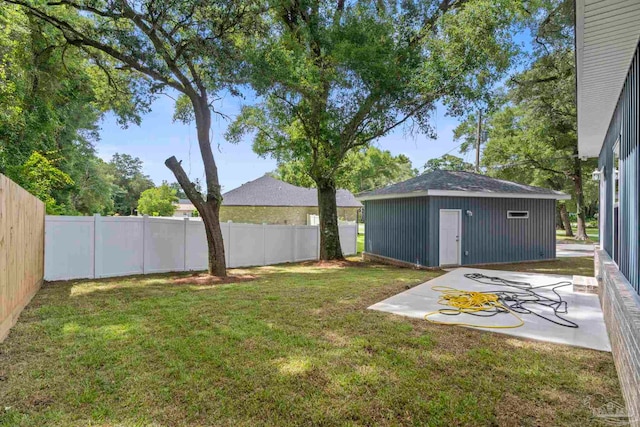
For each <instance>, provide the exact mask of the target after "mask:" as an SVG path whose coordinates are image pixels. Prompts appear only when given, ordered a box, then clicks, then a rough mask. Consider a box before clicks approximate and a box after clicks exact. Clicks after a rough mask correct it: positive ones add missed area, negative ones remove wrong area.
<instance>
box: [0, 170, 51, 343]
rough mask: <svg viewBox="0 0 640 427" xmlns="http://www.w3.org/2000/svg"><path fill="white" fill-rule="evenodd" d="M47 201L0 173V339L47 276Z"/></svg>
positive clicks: (5, 334) (4, 335)
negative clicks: (45, 270) (45, 229)
mask: <svg viewBox="0 0 640 427" xmlns="http://www.w3.org/2000/svg"><path fill="white" fill-rule="evenodd" d="M44 215H45V207H44V203H42V202H41V201H40V200H38V199H37V198H36V197H34V196H32V195H31V194H29V193H28V192H27V191H26V190H25V189H23V188H22V187H20V186H19V185H18V184H16V183H15V182H13V181H11V180H10V179H9V178H7V177H6V176H4V175H2V174H0V342H1V341H2V340H3V339H4V338H5V337H6V336H7V334H8V333H9V329H10V328H11V327H12V326H13V325H14V324H15V323H16V321H17V320H18V316H19V315H20V312H21V311H22V309H23V308H24V307H25V306H26V305H27V304H28V303H29V301H30V300H31V298H32V297H33V295H35V293H36V292H37V291H38V289H39V288H40V285H41V284H42V280H43V277H44Z"/></svg>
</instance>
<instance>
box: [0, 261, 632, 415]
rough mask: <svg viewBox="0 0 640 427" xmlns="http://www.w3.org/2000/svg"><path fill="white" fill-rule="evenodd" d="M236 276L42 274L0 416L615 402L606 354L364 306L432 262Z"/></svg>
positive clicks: (513, 409) (349, 411)
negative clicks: (233, 279)
mask: <svg viewBox="0 0 640 427" xmlns="http://www.w3.org/2000/svg"><path fill="white" fill-rule="evenodd" d="M591 262H592V261H589V260H587V259H574V260H573V261H565V262H563V263H555V264H554V263H543V264H537V263H534V264H529V265H527V264H519V265H517V266H512V267H509V266H504V267H502V266H501V268H505V269H508V268H513V269H517V270H521V271H545V272H556V273H565V274H572V273H574V272H575V271H582V270H585V271H586V269H588V268H589V267H588V264H589V263H591ZM235 273H236V274H238V273H242V274H249V275H253V276H255V280H252V281H246V282H241V283H234V284H224V285H198V284H195V282H196V280H195V279H196V278H194V277H191V276H187V275H158V276H147V277H136V278H120V279H109V280H101V281H77V282H64V283H54V284H49V285H45V286H44V287H43V288H42V290H41V291H40V292H39V293H38V294H37V295H36V297H35V298H34V300H33V301H32V303H31V304H30V305H29V306H28V308H27V309H26V310H25V311H24V312H23V314H22V315H21V317H20V320H19V321H18V324H17V325H16V326H15V328H14V329H13V330H12V332H11V334H10V335H9V337H8V338H7V339H6V340H5V342H4V343H3V344H0V402H1V403H2V405H1V406H0V425H3V426H45V425H46V426H86V425H101V426H103V425H104V426H107V425H109V426H110V425H118V426H186V425H227V426H232V425H233V426H256V425H274V426H288V425H292V426H293V425H309V426H311V425H447V426H448V425H478V426H484V425H531V426H534V425H579V426H585V425H591V424H595V420H594V419H593V418H592V416H591V411H590V410H589V409H588V407H587V406H586V405H585V403H584V402H585V399H591V405H597V406H599V405H601V404H603V403H605V402H609V401H615V402H622V397H621V394H620V390H619V385H618V380H617V378H616V372H615V369H614V365H613V360H612V358H611V355H610V354H608V353H603V352H597V351H591V350H585V349H578V348H572V347H567V346H561V345H554V344H549V343H542V342H535V341H527V340H523V339H518V338H512V337H507V336H505V335H501V334H494V333H490V332H483V331H476V330H471V329H467V328H461V327H452V326H438V325H433V324H429V323H427V322H425V321H422V320H418V319H408V318H404V317H398V316H394V315H390V314H385V313H380V312H374V311H369V310H366V307H368V306H369V305H371V304H373V303H375V302H377V301H380V300H382V299H384V298H386V297H389V296H391V295H394V294H396V293H398V292H400V291H402V290H404V289H406V288H408V287H410V286H413V285H416V284H418V283H421V282H423V281H425V280H428V279H430V278H433V277H435V276H436V275H438V274H441V273H440V272H426V271H416V270H411V269H398V268H392V267H385V266H379V265H375V264H364V263H351V264H346V265H342V266H329V267H326V266H325V267H319V266H316V265H313V264H298V265H281V266H273V267H261V268H252V269H247V270H241V271H240V270H236V271H235Z"/></svg>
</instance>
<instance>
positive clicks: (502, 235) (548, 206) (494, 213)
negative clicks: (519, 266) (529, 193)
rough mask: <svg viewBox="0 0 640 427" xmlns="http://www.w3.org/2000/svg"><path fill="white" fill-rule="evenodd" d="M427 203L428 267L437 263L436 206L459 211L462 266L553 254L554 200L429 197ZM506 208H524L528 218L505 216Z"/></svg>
mask: <svg viewBox="0 0 640 427" xmlns="http://www.w3.org/2000/svg"><path fill="white" fill-rule="evenodd" d="M429 206H430V212H429V214H430V215H429V223H430V225H431V228H432V233H431V239H430V243H429V244H430V247H429V251H428V252H429V254H430V256H429V265H431V266H437V265H439V259H438V256H439V248H438V245H439V230H440V227H439V222H440V209H460V210H462V236H461V238H460V243H461V245H462V248H461V252H462V259H461V264H462V265H469V264H491V263H503V262H517V261H529V260H540V259H552V258H555V257H556V242H555V239H556V234H555V206H556V202H555V200H538V199H501V198H477V197H431V200H430V203H429ZM466 211H471V214H472V215H471V216H469V215H467V214H466ZM507 211H528V212H529V218H527V219H507Z"/></svg>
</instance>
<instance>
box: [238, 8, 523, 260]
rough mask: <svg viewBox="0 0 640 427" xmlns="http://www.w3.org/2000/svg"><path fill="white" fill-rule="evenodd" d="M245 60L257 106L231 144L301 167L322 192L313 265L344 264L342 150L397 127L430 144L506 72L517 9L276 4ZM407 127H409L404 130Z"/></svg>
mask: <svg viewBox="0 0 640 427" xmlns="http://www.w3.org/2000/svg"><path fill="white" fill-rule="evenodd" d="M268 5H269V13H268V14H266V15H265V18H264V19H265V20H266V24H267V25H265V27H266V28H268V29H269V31H267V32H265V33H262V34H259V37H256V38H255V40H254V41H253V43H251V44H250V46H247V48H248V49H249V51H248V61H247V63H248V65H249V67H248V71H249V78H250V81H251V83H252V85H253V87H254V88H255V90H256V92H257V94H258V98H257V103H256V104H255V105H252V106H247V107H245V108H244V109H243V112H242V114H241V115H240V116H239V117H238V119H237V120H236V121H235V122H234V123H233V125H232V126H231V128H230V131H229V133H228V135H229V137H231V138H232V139H233V138H235V139H236V140H238V139H239V138H240V135H242V134H244V133H247V132H250V133H253V135H254V150H255V151H256V152H257V153H259V154H261V155H265V156H272V157H274V158H276V159H277V160H278V161H279V163H286V162H290V161H296V162H300V163H302V164H303V165H304V168H305V170H306V171H308V174H309V176H310V177H311V179H312V180H313V181H314V182H315V186H316V187H317V190H318V203H319V213H320V241H321V246H320V258H321V259H323V260H326V259H339V258H342V252H341V249H340V241H339V235H338V218H337V209H336V198H335V195H336V176H337V174H339V173H340V170H341V167H342V166H343V162H344V161H345V159H346V158H347V156H348V155H349V153H350V152H352V151H354V150H360V149H361V148H363V147H366V146H368V145H369V144H370V143H371V142H372V141H374V140H376V139H377V138H379V137H381V136H384V135H386V134H388V133H389V132H391V131H393V130H394V129H397V128H399V127H402V126H406V128H405V129H406V130H410V129H413V128H415V129H417V130H420V131H423V132H426V133H427V134H432V128H431V127H430V117H431V115H432V112H433V111H434V105H435V102H436V101H437V100H442V101H443V102H444V103H445V104H447V105H448V107H449V111H450V112H451V113H454V114H455V113H459V112H461V111H462V110H463V109H464V108H465V107H467V104H466V102H465V101H467V100H469V99H472V98H473V97H474V96H475V95H476V93H477V89H478V87H480V86H482V87H484V86H485V85H487V84H489V83H491V82H495V81H496V80H497V79H499V78H500V77H501V76H502V75H503V72H504V71H505V70H506V69H507V68H508V67H509V65H510V60H511V58H512V57H513V53H514V47H513V44H512V43H511V34H512V31H513V28H512V24H513V22H514V18H515V17H516V16H517V15H518V13H519V8H520V7H521V6H522V5H521V3H520V2H512V1H500V0H498V1H496V0H440V1H436V0H415V1H403V2H395V1H381V0H370V1H366V0H360V1H344V0H336V1H327V0H297V1H292V0H272V1H269V2H268ZM412 126H413V127H412Z"/></svg>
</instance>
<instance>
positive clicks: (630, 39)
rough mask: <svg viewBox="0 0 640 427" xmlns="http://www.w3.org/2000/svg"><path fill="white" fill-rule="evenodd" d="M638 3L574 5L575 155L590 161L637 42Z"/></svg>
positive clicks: (596, 0) (582, 1)
mask: <svg viewBox="0 0 640 427" xmlns="http://www.w3.org/2000/svg"><path fill="white" fill-rule="evenodd" d="M639 22H640V1H639V0H576V63H577V64H576V68H577V97H578V99H577V103H578V152H579V155H580V156H581V157H596V156H598V155H599V154H600V149H601V147H602V144H603V143H604V139H605V136H606V133H607V129H608V128H609V123H610V121H611V119H612V117H613V113H614V110H615V108H616V104H617V103H618V98H619V96H620V92H621V91H622V87H623V85H624V81H625V78H626V76H627V72H628V70H629V66H630V64H631V60H632V59H633V54H634V52H635V50H636V46H637V45H638V38H639V37H640V24H639Z"/></svg>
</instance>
